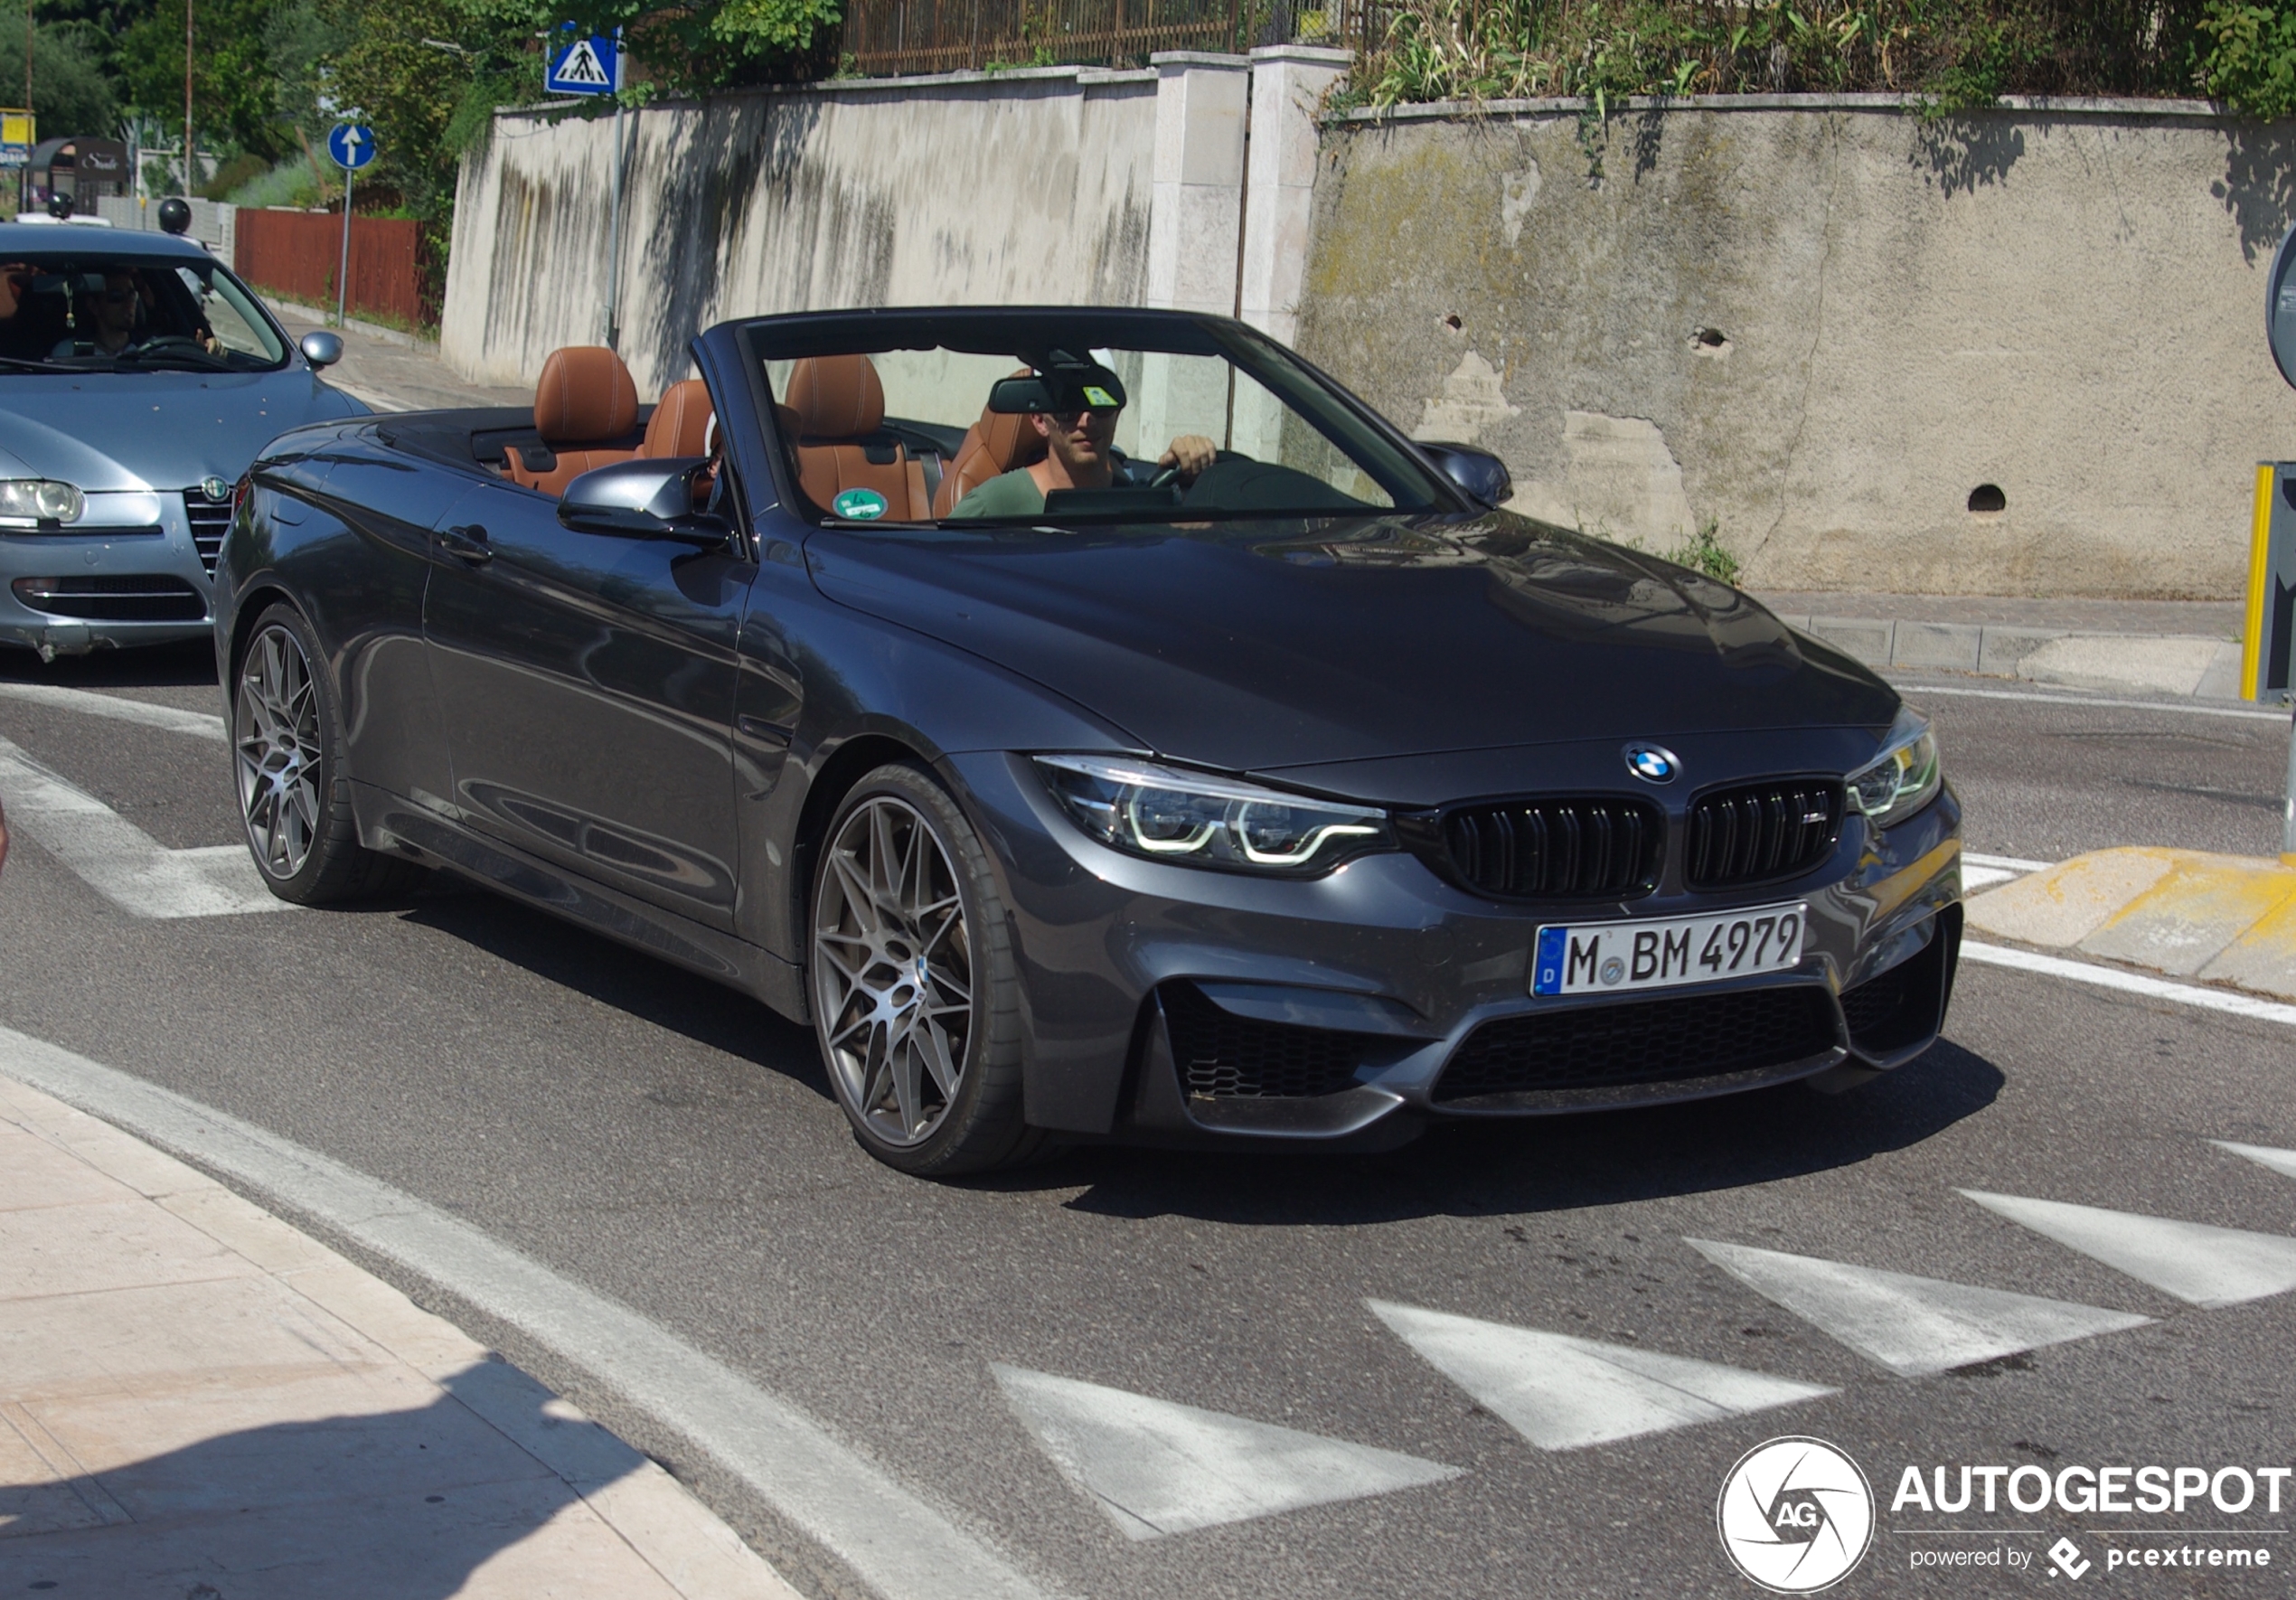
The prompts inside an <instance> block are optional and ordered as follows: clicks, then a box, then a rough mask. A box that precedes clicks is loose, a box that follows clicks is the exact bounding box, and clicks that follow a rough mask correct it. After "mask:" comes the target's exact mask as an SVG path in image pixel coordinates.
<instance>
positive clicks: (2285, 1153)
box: [2208, 1139, 2296, 1178]
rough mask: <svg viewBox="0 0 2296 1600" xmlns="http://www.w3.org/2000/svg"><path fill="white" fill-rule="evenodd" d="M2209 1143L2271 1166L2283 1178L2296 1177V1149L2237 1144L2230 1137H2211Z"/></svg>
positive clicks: (2257, 1162) (2260, 1164)
mask: <svg viewBox="0 0 2296 1600" xmlns="http://www.w3.org/2000/svg"><path fill="white" fill-rule="evenodd" d="M2208 1143H2210V1144H2214V1145H2215V1146H2216V1148H2217V1149H2219V1150H2229V1151H2231V1152H2232V1153H2234V1154H2235V1155H2244V1156H2246V1157H2247V1158H2248V1159H2249V1160H2250V1161H2253V1162H2255V1163H2256V1164H2257V1165H2258V1166H2260V1167H2270V1168H2271V1169H2272V1171H2273V1172H2278V1173H2279V1174H2280V1175H2281V1176H2282V1177H2283V1178H2296V1150H2274V1149H2272V1147H2271V1146H2270V1145H2268V1144H2234V1143H2233V1142H2232V1141H2231V1140H2229V1139H2211V1140H2209V1141H2208Z"/></svg>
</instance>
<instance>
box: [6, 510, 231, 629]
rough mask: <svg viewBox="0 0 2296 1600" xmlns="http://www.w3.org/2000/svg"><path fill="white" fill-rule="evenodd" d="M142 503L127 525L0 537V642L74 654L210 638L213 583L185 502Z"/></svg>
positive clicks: (73, 526) (83, 526)
mask: <svg viewBox="0 0 2296 1600" xmlns="http://www.w3.org/2000/svg"><path fill="white" fill-rule="evenodd" d="M145 498H147V499H152V500H156V501H157V505H156V507H155V508H154V509H155V512H156V514H155V515H151V516H147V517H139V518H136V520H135V525H131V526H118V527H98V526H88V525H84V524H80V523H75V524H73V525H72V526H71V527H70V528H66V529H63V530H61V531H60V532H39V533H33V532H13V531H0V645H23V646H24V647H26V648H29V649H33V650H37V651H39V652H40V653H41V654H43V655H49V656H54V655H76V654H84V653H85V652H87V651H89V650H91V649H98V648H107V647H117V646H124V645H162V644H167V643H169V642H171V641H174V640H178V639H198V638H205V637H207V636H208V635H209V634H210V633H211V632H212V629H213V622H212V609H213V605H212V595H213V582H212V579H211V577H210V575H209V572H208V568H207V565H206V562H205V560H202V553H201V551H200V548H199V542H198V541H197V540H196V539H195V538H194V529H193V523H192V519H191V516H190V514H189V513H188V511H187V509H186V504H185V497H184V496H183V494H157V495H153V496H148V497H145ZM221 509H224V508H223V507H219V508H218V510H221Z"/></svg>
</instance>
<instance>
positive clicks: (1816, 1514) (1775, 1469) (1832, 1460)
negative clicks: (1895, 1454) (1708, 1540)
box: [1714, 1435, 1874, 1595]
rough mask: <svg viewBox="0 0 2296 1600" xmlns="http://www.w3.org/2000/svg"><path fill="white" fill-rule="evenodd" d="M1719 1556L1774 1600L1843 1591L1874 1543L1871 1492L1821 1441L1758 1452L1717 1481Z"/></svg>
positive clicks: (1797, 1440) (1799, 1440)
mask: <svg viewBox="0 0 2296 1600" xmlns="http://www.w3.org/2000/svg"><path fill="white" fill-rule="evenodd" d="M1714 1521H1715V1527H1716V1529H1717V1531H1719V1532H1720V1534H1721V1536H1722V1548H1723V1549H1724V1551H1725V1552H1727V1554H1728V1556H1729V1558H1730V1559H1731V1560H1732V1561H1733V1562H1734V1563H1736V1566H1737V1569H1738V1570H1739V1571H1740V1572H1743V1573H1744V1574H1746V1576H1747V1577H1749V1578H1751V1579H1753V1580H1754V1581H1755V1583H1757V1584H1760V1585H1761V1586H1763V1587H1764V1588H1765V1589H1768V1590H1770V1591H1771V1592H1773V1593H1774V1594H1779V1595H1807V1594H1811V1593H1813V1592H1814V1591H1816V1590H1819V1589H1822V1588H1826V1587H1829V1586H1831V1585H1834V1584H1838V1583H1840V1581H1841V1580H1842V1579H1843V1578H1845V1577H1847V1576H1849V1574H1850V1571H1851V1570H1852V1569H1853V1568H1854V1567H1857V1565H1858V1562H1859V1561H1861V1560H1863V1559H1864V1558H1865V1555H1866V1550H1867V1548H1868V1546H1870V1545H1871V1544H1872V1543H1873V1538H1874V1492H1873V1486H1872V1485H1871V1484H1869V1483H1868V1482H1866V1474H1865V1473H1863V1472H1861V1471H1859V1470H1858V1464H1857V1463H1856V1462H1854V1461H1852V1460H1850V1459H1849V1456H1847V1455H1846V1454H1843V1453H1842V1452H1841V1451H1840V1450H1839V1449H1837V1448H1835V1447H1834V1446H1833V1445H1829V1444H1827V1443H1826V1442H1825V1441H1824V1440H1823V1439H1811V1438H1805V1437H1802V1435H1788V1436H1786V1437H1784V1438H1782V1439H1772V1440H1770V1441H1769V1442H1768V1443H1767V1444H1763V1445H1755V1447H1754V1448H1753V1449H1751V1450H1749V1451H1747V1452H1746V1454H1744V1455H1742V1456H1740V1457H1738V1464H1737V1465H1736V1466H1734V1467H1732V1468H1731V1469H1730V1471H1729V1473H1728V1475H1727V1476H1726V1477H1724V1478H1723V1480H1722V1494H1721V1497H1720V1499H1718V1500H1717V1501H1716V1502H1715V1506H1714Z"/></svg>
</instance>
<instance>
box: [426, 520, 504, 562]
mask: <svg viewBox="0 0 2296 1600" xmlns="http://www.w3.org/2000/svg"><path fill="white" fill-rule="evenodd" d="M438 542H439V544H440V545H441V546H443V547H444V548H445V550H446V551H447V554H448V555H450V556H452V557H454V558H455V559H456V560H458V561H463V562H466V563H467V564H468V565H470V566H473V567H484V566H485V564H486V563H487V562H489V561H491V560H494V551H493V550H492V549H491V548H490V547H489V546H488V545H487V543H486V530H485V529H484V528H482V527H480V526H479V525H478V524H477V523H476V522H472V523H470V524H469V525H467V526H466V527H461V528H449V529H447V531H446V532H443V533H441V534H439V535H438Z"/></svg>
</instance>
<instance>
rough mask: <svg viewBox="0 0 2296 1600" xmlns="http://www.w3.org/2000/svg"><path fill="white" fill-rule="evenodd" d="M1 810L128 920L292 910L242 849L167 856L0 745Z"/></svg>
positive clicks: (104, 808) (93, 801)
mask: <svg viewBox="0 0 2296 1600" xmlns="http://www.w3.org/2000/svg"><path fill="white" fill-rule="evenodd" d="M0 807H5V809H6V811H7V813H8V820H9V822H10V823H11V824H14V826H16V827H18V828H21V829H22V830H23V831H24V834H25V835H26V836H27V837H29V838H31V839H33V840H34V841H36V842H38V843H39V844H40V846H41V848H42V849H43V850H45V851H46V852H48V853H49V854H50V855H52V856H54V857H55V858H56V859H57V860H58V861H61V862H62V863H63V864H64V865H65V866H67V867H69V868H71V870H72V871H74V872H75V873H77V874H78V875H79V876H80V880H81V881H83V882H84V883H86V884H87V885H88V887H89V888H90V889H94V890H95V891H96V892H97V893H98V894H99V895H102V896H103V897H104V899H108V900H109V901H110V902H111V903H112V904H113V905H115V906H118V908H120V909H121V910H123V911H126V912H127V913H128V914H129V915H130V916H134V917H150V918H179V917H236V916H243V915H246V914H248V913H250V912H258V911H292V910H295V909H296V907H295V906H293V905H291V904H289V903H288V902H287V901H286V900H283V899H279V898H278V896H277V895H275V894H273V893H272V892H271V891H270V889H268V888H267V887H266V886H265V885H264V882H263V875H262V874H261V873H260V872H259V871H256V869H255V862H254V861H253V860H251V859H250V858H249V855H248V853H247V847H246V846H245V845H242V844H216V845H209V846H206V847H204V848H202V849H197V850H169V849H168V848H166V846H165V845H163V844H161V843H160V842H159V841H157V840H156V839H154V838H153V837H152V836H151V835H150V834H149V833H145V832H144V830H143V829H141V828H139V827H137V826H136V824H133V823H131V822H129V821H128V820H127V818H126V817H124V816H121V815H120V814H118V812H116V811H114V810H113V809H112V808H111V807H110V806H108V805H105V804H104V803H103V802H102V801H100V800H99V799H97V798H96V797H95V796H94V795H90V794H89V793H88V792H87V791H86V790H84V789H81V788H79V787H78V786H74V785H73V784H71V783H69V782H67V781H66V780H65V779H63V778H61V777H59V776H56V775H55V774H54V773H52V772H51V771H49V770H48V769H47V768H46V767H42V766H41V765H40V764H39V763H38V762H37V761H34V760H33V758H31V757H30V756H27V755H26V754H24V751H23V750H21V749H19V748H16V747H15V746H14V745H13V744H11V743H10V742H9V741H8V740H6V739H0Z"/></svg>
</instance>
